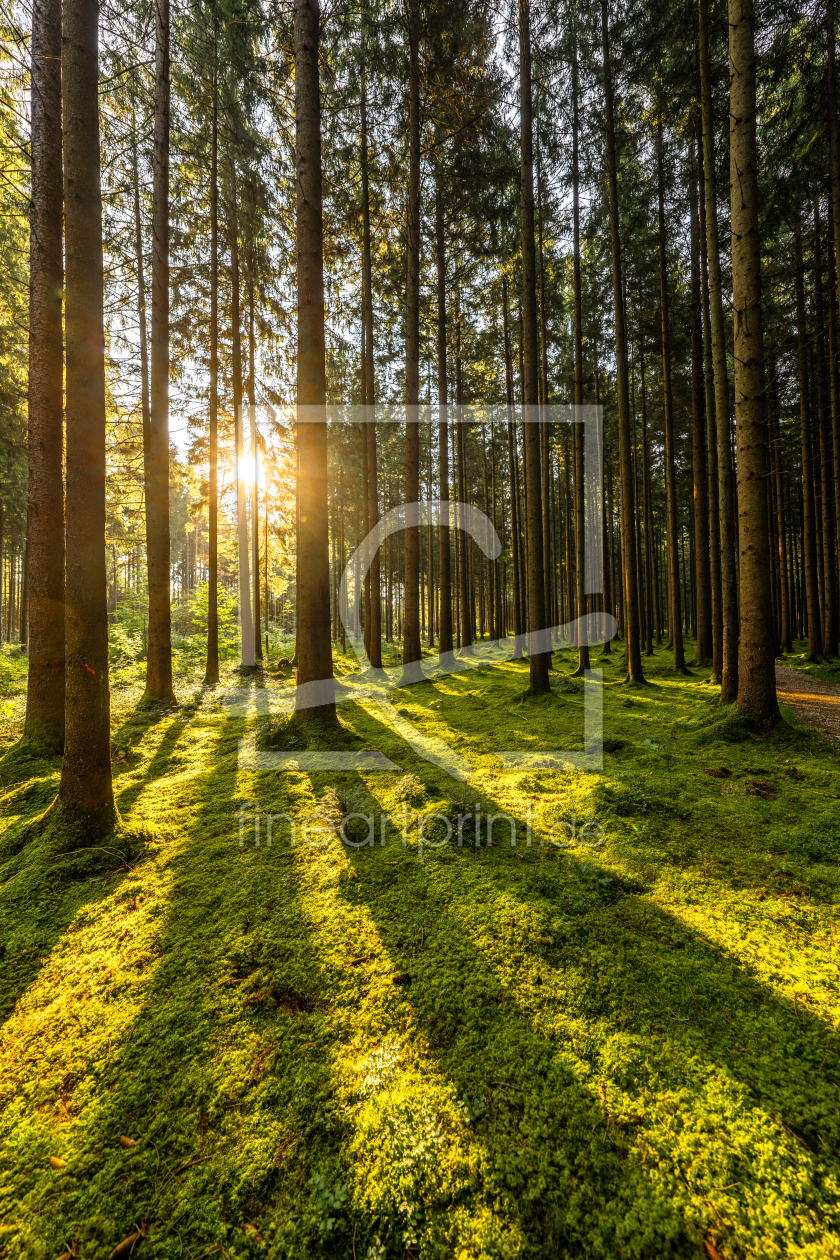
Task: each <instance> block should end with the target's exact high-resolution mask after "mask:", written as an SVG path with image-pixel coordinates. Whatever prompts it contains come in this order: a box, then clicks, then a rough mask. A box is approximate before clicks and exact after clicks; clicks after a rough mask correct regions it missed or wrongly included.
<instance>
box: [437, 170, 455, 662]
mask: <svg viewBox="0 0 840 1260" xmlns="http://www.w3.org/2000/svg"><path fill="white" fill-rule="evenodd" d="M435 255H436V262H437V369H438V404H439V406H440V408H441V412H440V415H441V421H440V424H439V425H438V463H439V465H440V497H441V499H442V500H443V501H444V502H446V501H447V500H448V499H449V426H448V424H447V423H446V419H445V417H446V414H447V413H446V410H445V408H446V406H447V402H448V394H447V366H446V234H445V223H444V210H443V188H442V175H441V173H440V171H438V172H437V175H436V179H435ZM439 537H440V560H439V564H438V568H439V574H438V580H439V583H440V613H439V622H438V652H439V656H440V660H441V662H442V663H443V662H445V661H448V660H451V658H452V650H453V649H452V559H451V555H450V536H449V525H448V524H443V523H442V522H441V525H440V534H439Z"/></svg>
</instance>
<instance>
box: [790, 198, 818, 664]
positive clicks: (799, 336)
mask: <svg viewBox="0 0 840 1260" xmlns="http://www.w3.org/2000/svg"><path fill="white" fill-rule="evenodd" d="M794 241H795V255H796V257H795V272H796V275H795V287H796V343H797V352H798V364H799V425H800V436H801V449H802V494H803V516H802V548H803V554H804V557H805V603H806V607H807V610H808V657H809V659H810V660H813V661H818V660H820V659H821V658H822V650H823V644H822V619H821V617H820V602H819V581H818V577H817V527H816V511H815V505H814V458H813V435H812V433H811V403H810V391H809V388H808V332H807V329H806V327H805V292H804V285H803V270H804V267H803V261H802V223H801V219H800V216H799V212H798V211H797V218H796V226H795V228H794Z"/></svg>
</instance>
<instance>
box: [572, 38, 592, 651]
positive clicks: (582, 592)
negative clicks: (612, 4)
mask: <svg viewBox="0 0 840 1260" xmlns="http://www.w3.org/2000/svg"><path fill="white" fill-rule="evenodd" d="M578 98H579V92H578V57H577V30H575V33H574V47H573V51H572V236H573V246H572V248H573V253H574V304H575V310H574V341H575V406H576V407H582V406H583V295H582V290H581V278H580V158H579V149H578V133H579V121H578V109H579V100H578ZM572 440H573V443H574V459H575V480H574V485H575V574H576V586H575V604H576V607H575V613H576V615H577V616H578V617H585V616H586V499H585V495H584V485H583V471H584V469H583V424H582V423H580V422H579V421H576V423H575V424H574V426H573V428H572ZM588 669H589V644H588V642H585V641H579V642H578V664H577V669H576V670H575V674H584V673H585V672H586V671H587V670H588Z"/></svg>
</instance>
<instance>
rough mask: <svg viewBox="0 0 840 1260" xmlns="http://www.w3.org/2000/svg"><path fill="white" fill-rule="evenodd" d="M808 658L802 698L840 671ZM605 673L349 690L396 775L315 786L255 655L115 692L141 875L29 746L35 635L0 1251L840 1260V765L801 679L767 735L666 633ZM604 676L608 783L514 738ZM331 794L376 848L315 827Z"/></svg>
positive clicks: (1, 865) (10, 877)
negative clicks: (257, 823)
mask: <svg viewBox="0 0 840 1260" xmlns="http://www.w3.org/2000/svg"><path fill="white" fill-rule="evenodd" d="M797 647H798V649H799V651H800V654H799V655H797V656H793V657H788V658H787V660H786V661H785V662H784V663H783V666H782V671H781V672H780V677H781V679H782V682H783V683H784V685H785V687H786V688H787V689H788V691H789V692H791V693H795V694H796V695H806V696H807V695H808V694H809V688H808V687H807V686H806V683H808V681H809V679H813V678H814V676H816V677H817V678H818V679H819V678H820V677H821V678H822V679H823V680H829V679H830V678H831V677H832V676H834V677H837V676H838V675H840V670H838V669H837V667H834V671H831V670H830V668H829V667H820V668H819V669H815V668H814V667H808V666H807V664H806V661H805V657H804V645H797ZM690 652H691V648H690V645H689V655H690ZM595 655H596V657H597V658H598V659H597V660H596V661H595V666H596V668H597V669H601V670H603V684H601V683H598V682H589V681H588V682H586V683H584V682H583V681H582V680H579V679H574V678H572V677H570V675H571V672H572V670H573V668H574V660H573V657H572V654H571V653H566V654H565V655H560V654H558V655H556V656H555V658H554V663H555V666H556V667H557V672H555V673H553V674H552V682H553V690H552V693H551V695H550V696H549V697H544V698H542V699H539V700H537V699H532V698H528V697H527V696H526V695H525V688H526V686H527V666H526V665H524V664H522V663H512V662H510V663H507V664H504V665H497V666H493V667H485V668H481V669H475V670H472V671H471V672H468V673H462V674H457V675H452V676H449V677H445V678H442V679H440V680H438V681H435V682H427V683H424V684H421V685H419V686H414V687H412V688H410V689H407V690H404V691H401V692H396V693H392V695H391V699H392V702H393V706H394V710H395V711H396V716H394V715H393V714H392V715H391V717H389V716H388V714H387V713H386V712H385V711H384V710H383V709H382V708H381V707H377V706H376V705H375V704H374V703H373V702H371V701H370V700H365V699H360V700H358V701H356V702H353V703H351V704H346V705H343V706H341V708H340V710H339V720H340V731H339V732H338V733H337V734H335V733H334V735H333V737H331V742H332V743H333V744H334V745H336V744H337V745H338V746H339V747H340V748H341V749H344V750H349V751H351V752H352V751H354V750H355V751H359V750H367V749H378V750H379V751H380V752H381V753H382V754H384V756H385V757H387V758H389V759H390V761H391V762H393V763H394V764H395V766H397V767H399V770H398V771H390V772H386V771H383V770H375V769H370V770H368V769H365V770H363V771H362V772H358V771H347V772H341V773H337V772H335V771H326V770H323V769H318V768H317V762H313V761H312V759H311V758H309V759H307V754H308V753H310V752H312V751H316V750H317V749H318V747H319V744H318V737H317V735H316V734H313V732H312V731H311V730H310V731H308V732H307V730H306V729H305V728H304V729H303V730H301V729H299V728H297V727H296V726H295V724H294V723H293V722H289V721H288V720H287V719H286V718H285V717H284V716H283V713H284V709H285V708H287V707H288V703H289V700H290V697H291V687H292V684H291V681H290V680H289V678H288V676H283V675H281V674H279V673H278V672H277V671H269V670H267V671H266V672H265V674H264V675H263V676H260V677H259V678H258V679H257V680H256V681H254V682H253V683H252V684H251V687H252V692H253V694H252V700H253V699H254V698H256V699H257V700H258V701H259V702H260V703H259V704H258V705H256V707H257V708H260V707H261V708H262V709H264V710H265V709H266V708H268V707H271V708H272V709H273V710H274V711H275V713H276V715H277V716H275V717H273V718H271V717H266V716H264V715H263V716H260V715H259V713H256V714H255V713H253V712H252V711H251V710H252V709H253V708H254V707H255V706H254V705H253V704H252V705H251V706H250V708H248V707H246V706H244V705H243V704H237V703H235V700H236V691H237V688H238V686H239V681H240V680H239V676H238V675H237V674H236V673H235V672H234V671H233V670H232V669H230V668H228V669H226V671H225V676H224V678H223V682H222V684H221V685H220V686H219V687H218V688H216V689H213V690H208V689H206V688H203V687H202V685H201V681H200V671H199V669H198V667H196V669H195V670H193V671H190V670H186V671H185V672H184V673H183V674H182V675H181V676H180V677H179V678H178V680H177V691H178V695H179V697H180V700H181V703H180V704H179V706H177V707H173V708H168V709H161V708H158V709H154V708H153V709H148V708H141V707H140V706H139V700H140V696H141V692H142V666H141V665H136V666H134V667H132V668H126V669H123V670H121V671H117V673H116V675H115V678H114V685H113V693H112V700H113V750H114V778H115V788H116V793H117V799H118V803H119V809H120V812H121V815H122V818H123V820H124V823H125V826H126V828H127V831H128V833H130V834H131V835H133V836H134V837H135V842H136V837H137V836H138V835H140V836H143V837H145V838H144V840H143V843H142V846H138V847H137V848H135V850H134V855H133V856H130V857H121V856H120V855H119V854H117V855H116V856H112V855H111V854H109V853H107V852H94V853H88V854H84V853H83V854H78V853H77V854H73V853H71V854H66V855H62V854H60V853H57V852H56V851H55V850H54V849H53V850H50V849H49V848H48V847H45V845H44V843H43V841H42V838H41V836H40V833H39V827H38V823H37V819H38V818H39V817H40V815H41V814H42V813H43V811H44V810H45V809H46V808H47V807H48V805H49V803H50V801H51V800H52V798H53V797H54V795H55V792H56V788H57V784H58V778H59V770H60V763H59V761H58V760H53V761H35V760H32V759H28V758H27V756H26V754H25V752H24V751H22V750H21V749H20V748H17V747H15V746H14V743H13V741H14V740H15V739H16V738H17V737H18V735H19V733H20V729H21V723H22V714H23V708H22V705H23V700H22V695H21V686H22V683H21V681H20V680H17V681H16V678H15V670H17V671H18V673H20V671H21V669H22V666H20V662H19V661H16V660H15V659H14V654H11V655H10V654H9V653H8V650H7V651H6V653H5V654H4V656H3V657H2V661H3V663H4V665H3V668H4V669H5V671H6V672H5V673H4V674H2V678H0V681H2V680H3V679H5V682H4V684H3V685H4V689H5V691H6V693H7V696H6V699H5V701H4V702H3V709H2V713H1V714H0V722H2V727H0V751H4V755H3V757H2V760H0V779H2V785H1V787H2V792H3V797H2V801H1V802H0V827H2V833H0V1019H2V1021H3V1022H2V1025H0V1257H9V1258H10V1260H11V1258H17V1257H27V1258H29V1257H32V1258H33V1260H56V1257H59V1256H63V1257H64V1260H71V1257H78V1258H79V1260H100V1258H101V1260H107V1258H108V1257H114V1260H119V1258H121V1257H122V1258H126V1260H127V1258H128V1257H129V1256H132V1255H133V1256H135V1257H137V1258H138V1260H143V1257H144V1256H145V1257H167V1258H169V1257H172V1260H175V1258H178V1260H180V1258H183V1260H206V1258H207V1257H210V1256H219V1257H243V1258H244V1257H260V1256H277V1257H286V1256H288V1257H290V1258H291V1257H294V1258H295V1260H298V1258H303V1257H316V1256H327V1257H338V1258H341V1260H344V1258H346V1260H351V1258H352V1260H386V1258H387V1260H391V1258H392V1257H393V1258H396V1257H404V1256H411V1257H415V1256H419V1257H424V1258H428V1260H444V1258H448V1257H459V1258H462V1257H463V1258H466V1257H471V1258H486V1260H489V1258H491V1257H493V1258H498V1260H502V1258H504V1260H510V1258H511V1257H523V1258H524V1257H580V1258H581V1260H594V1258H596V1257H608V1258H610V1260H612V1258H615V1257H639V1258H648V1257H649V1258H650V1260H654V1258H656V1260H663V1258H665V1257H706V1258H707V1260H717V1258H718V1257H722V1258H725V1260H735V1258H741V1257H761V1258H762V1260H766V1258H773V1257H778V1258H779V1260H790V1257H808V1258H809V1260H811V1258H814V1257H837V1256H840V1102H839V1101H838V1087H839V1086H840V1062H839V1061H838V1049H840V1041H838V1035H837V1021H838V1010H839V1009H840V1006H839V1005H838V989H839V988H840V970H839V968H840V952H838V948H837V946H838V941H837V906H838V904H839V903H840V879H838V860H839V859H840V774H838V768H839V767H838V751H837V747H836V745H835V744H834V743H833V742H832V741H831V740H830V739H829V738H827V737H826V735H825V734H823V733H822V732H821V731H819V730H812V729H809V728H808V727H807V726H806V725H805V724H804V723H803V722H802V721H800V720H798V719H797V717H796V715H795V713H794V712H793V705H794V699H793V697H791V700H790V705H791V707H790V708H785V709H784V710H783V713H784V716H785V719H786V720H784V721H782V722H781V723H780V724H779V725H778V726H777V727H776V729H775V730H773V731H771V732H769V733H768V732H767V731H765V730H763V729H762V728H761V727H760V726H758V727H756V726H755V725H753V724H751V723H750V722H748V721H746V720H744V719H743V718H740V717H738V716H737V715H736V714H735V713H734V712H732V711H730V710H727V711H724V710H721V709H720V707H719V705H718V704H717V703H716V699H715V689H714V687H712V686H711V685H710V684H709V682H708V671H707V670H705V669H696V670H693V671H692V673H691V674H690V675H688V676H686V677H678V676H675V675H674V674H673V673H671V672H670V670H669V657H668V655H667V653H666V651H665V649H664V648H662V649H659V650H657V653H656V655H655V657H654V659H653V660H649V661H647V662H646V668H647V671H648V675H649V677H650V685H648V686H645V687H633V688H630V687H627V686H624V685H621V684H620V682H619V680H620V677H621V672H622V671H621V657H620V655H619V654H618V653H617V652H613V653H612V654H611V655H608V656H606V657H602V656H601V655H600V653H596V654H595ZM339 666H340V667H341V668H342V669H344V670H346V669H348V668H349V665H348V663H347V661H346V658H345V659H342V660H340V661H339ZM788 671H790V672H788ZM792 671H796V672H795V673H794V672H792ZM587 692H588V694H589V696H590V698H592V697H595V696H596V693H597V696H603V704H604V735H605V750H606V751H605V755H604V765H603V771H602V772H596V771H590V770H584V769H569V770H566V771H557V770H551V769H545V770H541V769H535V768H526V769H515V768H509V767H508V766H506V765H505V764H504V762H503V761H502V760H500V758H499V757H498V756H497V755H496V753H497V752H498V751H499V750H515V749H526V750H530V751H532V752H540V751H544V752H546V753H547V752H549V751H550V750H551V749H558V748H559V749H566V750H574V749H577V750H578V751H581V750H583V748H584V741H583V705H584V696H585V694H587ZM829 699H830V697H829ZM232 701H234V702H232ZM797 703H798V702H797ZM810 703H811V702H810V701H809V700H806V701H805V702H804V703H803V705H802V708H801V709H800V712H806V713H807V712H808V709H807V706H808V704H810ZM405 721H408V722H410V723H411V724H412V725H413V727H414V728H415V730H416V731H419V732H420V733H421V735H422V736H423V737H424V738H425V739H426V740H427V743H428V746H429V747H435V746H437V747H441V746H442V745H441V741H443V743H445V744H446V745H448V747H449V749H450V750H452V755H453V756H455V757H457V758H461V759H463V761H464V762H467V763H469V766H470V767H472V777H471V778H470V780H469V783H468V784H467V783H465V782H464V781H458V780H456V779H454V778H452V777H451V776H450V775H449V774H447V773H446V771H445V769H443V768H442V767H441V766H440V765H439V764H435V763H434V762H431V761H429V760H426V759H424V758H423V757H421V756H420V755H419V753H418V752H417V751H416V750H415V749H414V748H412V747H411V746H409V744H408V743H406V741H405V740H404V739H403V738H402V735H401V733H400V731H401V730H402V731H403V732H404V731H405V729H406V728H405V726H404V723H405ZM401 723H403V725H402V726H401V725H400V724H401ZM253 736H257V737H258V740H259V744H261V745H269V746H273V747H274V748H275V749H279V751H280V753H281V754H282V757H281V759H280V760H278V762H277V767H276V768H275V767H274V764H273V763H272V762H271V761H270V760H268V759H265V760H262V759H261V758H260V757H259V756H257V757H254V756H253V746H252V745H251V744H250V743H249V741H250V740H251V737H253ZM240 740H244V743H243V744H242V745H240ZM435 741H438V743H437V745H436V744H435ZM320 747H323V745H320ZM249 748H251V752H250V753H249V752H248V750H249ZM295 754H298V756H297V762H295ZM459 764H461V763H459ZM257 801H258V802H259V804H260V806H261V810H262V815H261V823H262V830H261V842H260V845H259V847H256V845H255V834H254V832H255V829H254V804H253V803H254V802H257ZM477 801H479V802H481V806H482V810H483V812H484V813H485V814H486V812H488V811H491V812H493V813H496V814H502V813H504V814H505V815H506V816H508V817H510V818H511V819H513V820H514V821H513V823H512V824H508V823H507V822H506V821H505V820H504V819H502V820H500V821H497V822H496V824H495V826H494V832H493V838H494V841H495V843H494V845H493V846H491V847H488V846H487V844H486V843H482V844H481V846H480V847H477V846H476V844H475V836H474V832H473V829H472V821H471V820H472V819H473V818H474V807H475V803H476V802H477ZM316 810H318V811H320V814H321V816H322V818H326V819H328V820H330V821H331V822H332V823H336V822H337V821H339V820H341V818H342V816H345V818H346V815H347V814H348V813H357V814H361V815H367V814H370V815H371V816H372V817H373V819H374V828H375V831H374V834H375V838H376V843H375V844H374V845H373V846H370V847H368V846H363V847H350V846H348V845H345V844H342V842H341V840H340V839H339V838H338V837H337V836H335V835H333V836H330V835H329V833H327V834H326V839H324V837H323V836H319V835H317V834H316V835H314V836H313V835H312V834H311V833H310V836H309V840H308V842H307V840H306V839H305V838H304V839H301V833H300V823H301V822H302V821H303V819H304V818H305V817H307V816H309V815H311V814H312V813H313V811H316ZM269 812H270V813H272V814H284V815H288V816H289V818H290V819H292V820H295V821H296V822H297V824H298V827H299V830H298V833H297V834H298V843H297V844H296V845H295V846H294V847H293V846H292V845H291V843H290V830H289V819H288V818H287V819H285V820H282V819H281V820H275V829H274V832H273V841H272V846H271V847H270V848H269V847H267V846H266V843H265V839H266V819H265V815H266V814H267V813H269ZM383 815H386V816H390V820H391V821H387V820H386V822H385V824H384V827H382V829H381V821H380V820H381V818H382V816H383ZM421 815H426V816H427V817H426V821H425V824H424V825H425V833H424V834H425V841H426V843H425V844H424V845H423V846H421V845H420V844H419V843H418V839H419V835H418V822H417V818H418V816H421ZM432 815H436V817H434V818H432ZM582 822H588V823H589V824H590V825H589V826H588V827H584V828H581V825H580V824H581V823H582ZM448 823H454V826H455V828H456V832H457V828H458V826H459V824H460V828H461V835H462V839H463V844H462V845H461V846H460V847H459V845H458V844H457V843H456V842H455V839H454V838H453V839H452V840H451V841H450V842H449V843H440V841H442V840H444V839H445V834H446V827H447V824H448ZM529 823H530V831H529V829H528V828H529ZM558 824H562V825H558ZM344 825H345V830H346V833H347V834H348V836H349V838H350V839H351V840H352V841H353V843H354V844H361V842H362V841H363V840H364V839H365V837H366V835H367V830H366V829H367V822H366V821H365V819H363V818H355V819H352V820H349V821H346V822H345V824H344ZM513 827H515V830H516V843H515V845H514V844H513V843H512V838H513V837H512V834H511V832H512V828H513ZM552 828H553V831H552ZM382 836H384V841H385V843H384V844H381V843H380V837H382ZM481 836H482V840H484V839H486V830H484V828H483V824H482V831H481ZM240 840H241V841H242V843H241V844H240ZM529 841H530V843H529ZM432 843H434V844H436V845H437V846H438V847H431V846H432Z"/></svg>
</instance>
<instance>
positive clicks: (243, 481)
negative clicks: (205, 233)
mask: <svg viewBox="0 0 840 1260" xmlns="http://www.w3.org/2000/svg"><path fill="white" fill-rule="evenodd" d="M231 165H232V170H231V180H230V206H229V211H228V214H229V221H228V233H229V237H230V291H231V298H230V326H231V343H232V344H231V373H232V376H233V423H234V474H235V477H236V541H237V552H238V560H239V625H240V631H241V634H240V660H241V666H242V669H243V670H247V671H251V670H253V668H254V666H255V664H256V661H255V652H254V649H255V643H254V631H255V629H256V632H257V634H259V626H257V627H255V626H254V622H253V620H252V618H251V574H250V567H251V559H250V555H249V548H248V490H247V483H248V473H247V470H246V466H245V434H244V428H245V426H244V416H243V414H242V312H241V308H240V300H239V208H238V205H237V187H236V183H237V181H236V159H235V158H234V159H232V163H231ZM255 481H256V478H255ZM253 529H254V537H255V538H256V537H257V534H256V530H257V522H256V518H255V519H254V521H253ZM257 545H258V546H259V543H258V544H257ZM257 554H258V555H259V552H258V553H257ZM254 583H255V585H256V586H257V587H258V586H259V573H258V566H257V565H255V566H254Z"/></svg>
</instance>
